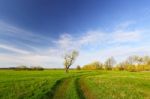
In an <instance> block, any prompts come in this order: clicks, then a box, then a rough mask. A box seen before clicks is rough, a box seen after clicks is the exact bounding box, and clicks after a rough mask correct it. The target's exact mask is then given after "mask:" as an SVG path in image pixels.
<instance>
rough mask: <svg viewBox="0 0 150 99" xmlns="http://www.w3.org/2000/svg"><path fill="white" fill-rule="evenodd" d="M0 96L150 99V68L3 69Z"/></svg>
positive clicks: (17, 98) (20, 98) (22, 98)
mask: <svg viewBox="0 0 150 99" xmlns="http://www.w3.org/2000/svg"><path fill="white" fill-rule="evenodd" d="M0 99H150V72H128V71H105V70H70V71H69V73H65V72H64V70H43V71H26V70H23V71H15V70H0Z"/></svg>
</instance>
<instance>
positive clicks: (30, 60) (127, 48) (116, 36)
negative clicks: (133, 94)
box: [0, 22, 150, 67]
mask: <svg viewBox="0 0 150 99" xmlns="http://www.w3.org/2000/svg"><path fill="white" fill-rule="evenodd" d="M130 25H132V24H131V23H130V22H127V23H125V24H123V25H122V26H121V28H119V29H117V30H116V28H115V29H114V31H111V32H103V31H101V30H95V31H86V32H85V33H83V35H79V36H74V35H71V34H69V33H64V34H62V35H60V36H59V38H58V39H49V40H45V39H48V38H45V37H44V36H43V37H41V36H38V35H35V34H34V33H32V32H31V34H30V32H27V31H25V32H27V34H26V33H25V34H23V35H25V36H26V39H31V40H34V39H33V38H32V37H37V38H38V37H39V41H38V40H37V41H38V42H42V43H45V42H46V43H47V42H49V43H50V44H51V46H47V47H46V48H41V47H36V46H34V45H33V46H32V45H30V44H29V45H28V44H27V43H25V44H24V45H25V46H28V48H29V49H33V51H30V50H25V49H24V48H20V47H19V48H18V47H17V46H13V45H12V46H10V44H0V49H5V50H9V51H11V52H15V53H16V56H11V55H9V54H7V53H3V54H2V55H1V56H0V60H1V64H5V66H10V65H11V64H14V65H19V64H27V65H44V66H46V67H63V65H62V62H63V57H62V55H63V54H64V53H65V52H66V51H69V50H72V49H76V50H78V51H79V52H80V56H79V59H78V60H77V62H76V64H75V65H77V64H81V65H83V64H86V63H88V62H90V61H93V60H104V59H105V58H106V57H109V56H115V57H119V59H121V58H123V57H125V56H128V55H132V54H150V51H149V50H148V49H150V48H149V47H148V45H149V43H145V42H142V41H143V40H144V39H145V37H146V38H147V36H145V35H143V34H142V33H143V31H141V30H138V29H126V28H128V27H130ZM116 27H120V26H116ZM10 28H11V29H10ZM13 29H14V30H13ZM0 30H1V29H0ZM6 30H9V31H11V32H12V31H13V32H14V34H11V33H8V35H12V36H14V35H15V33H19V32H21V31H22V30H20V29H15V28H14V27H9V29H6ZM16 31H17V32H16ZM18 31H19V32H18ZM0 33H1V32H0ZM21 33H24V32H21ZM28 33H29V34H28ZM18 35H21V34H18ZM18 38H19V36H18ZM21 39H23V38H21ZM43 39H44V40H43ZM42 40H43V41H42ZM35 41H36V40H35ZM90 49H92V50H90ZM2 62H3V63H2ZM11 66H12V65H11Z"/></svg>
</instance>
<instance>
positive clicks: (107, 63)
mask: <svg viewBox="0 0 150 99" xmlns="http://www.w3.org/2000/svg"><path fill="white" fill-rule="evenodd" d="M115 63H116V61H115V59H114V58H113V57H110V58H108V59H107V60H106V61H105V69H106V70H112V68H113V65H114V64H115Z"/></svg>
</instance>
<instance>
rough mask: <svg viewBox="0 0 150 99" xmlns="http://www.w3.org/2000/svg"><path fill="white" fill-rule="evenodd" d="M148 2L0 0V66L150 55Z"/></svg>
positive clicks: (50, 65)
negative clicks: (73, 54) (74, 53)
mask: <svg viewBox="0 0 150 99" xmlns="http://www.w3.org/2000/svg"><path fill="white" fill-rule="evenodd" d="M149 5H150V1H149V0H0V67H10V66H18V65H28V66H33V65H41V66H44V67H49V68H53V67H62V68H63V54H64V53H65V52H67V51H68V50H72V49H76V50H78V51H79V53H80V54H79V57H78V59H77V61H76V63H75V64H74V66H73V67H75V66H76V65H78V64H79V65H84V64H86V63H89V62H92V61H102V62H103V61H104V60H105V59H106V58H107V57H110V56H114V57H115V58H116V60H118V61H121V60H124V59H125V58H126V57H128V56H129V55H135V54H136V55H150V47H149V45H150V39H149V38H150V33H149V32H150V28H149V27H150V6H149Z"/></svg>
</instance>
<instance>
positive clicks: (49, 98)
mask: <svg viewBox="0 0 150 99" xmlns="http://www.w3.org/2000/svg"><path fill="white" fill-rule="evenodd" d="M63 81H64V78H62V79H59V80H57V81H56V83H55V84H54V85H53V87H52V88H51V90H50V91H48V92H47V93H46V94H45V95H44V96H43V97H42V98H41V99H52V98H53V97H54V94H55V93H56V91H57V88H58V87H59V85H60V84H61V83H62V82H63Z"/></svg>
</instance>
